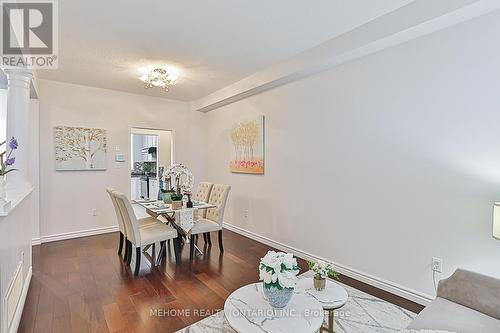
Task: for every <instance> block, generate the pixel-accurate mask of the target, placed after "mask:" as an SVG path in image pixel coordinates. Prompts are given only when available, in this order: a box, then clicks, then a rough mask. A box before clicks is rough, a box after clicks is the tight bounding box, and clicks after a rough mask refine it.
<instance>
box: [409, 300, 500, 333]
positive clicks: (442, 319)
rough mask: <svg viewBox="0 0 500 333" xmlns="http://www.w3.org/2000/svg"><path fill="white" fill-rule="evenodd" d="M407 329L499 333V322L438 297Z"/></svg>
mask: <svg viewBox="0 0 500 333" xmlns="http://www.w3.org/2000/svg"><path fill="white" fill-rule="evenodd" d="M408 329H433V330H442V331H449V332H459V333H477V332H481V333H490V332H492V333H493V332H500V321H499V320H497V319H494V318H492V317H489V316H487V315H485V314H482V313H480V312H477V311H475V310H472V309H469V308H466V307H465V306H462V305H459V304H456V303H453V302H450V301H448V300H446V299H444V298H440V297H438V298H436V299H435V300H434V301H433V302H432V303H431V304H430V305H429V306H427V307H426V308H425V309H424V310H422V312H420V314H419V315H418V316H417V318H415V320H414V321H413V322H412V323H411V324H410V325H409V326H408Z"/></svg>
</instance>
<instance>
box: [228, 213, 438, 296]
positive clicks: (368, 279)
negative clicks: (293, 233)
mask: <svg viewBox="0 0 500 333" xmlns="http://www.w3.org/2000/svg"><path fill="white" fill-rule="evenodd" d="M224 228H226V229H228V230H231V231H234V232H236V233H238V234H240V235H243V236H246V237H248V238H251V239H253V240H256V241H258V242H260V243H264V244H266V245H269V246H272V247H274V248H277V249H279V250H281V251H286V252H290V253H293V254H294V255H295V256H296V257H298V258H301V259H304V260H323V261H327V262H331V261H330V260H327V259H325V258H322V257H319V256H317V255H314V254H311V253H308V252H306V251H303V250H300V249H297V248H294V247H291V246H288V245H286V244H283V243H280V242H276V241H274V240H272V239H270V238H267V237H264V236H261V235H259V234H256V233H254V232H252V231H248V230H245V229H243V228H241V227H238V226H235V225H232V224H229V223H224ZM331 263H332V264H333V265H335V267H336V269H337V271H338V272H339V273H341V274H343V275H345V276H348V277H351V278H353V279H356V280H358V281H361V282H364V283H367V284H369V285H371V286H374V287H377V288H379V289H382V290H385V291H387V292H390V293H392V294H394V295H398V296H401V297H403V298H406V299H408V300H410V301H413V302H416V303H418V304H421V305H425V306H427V305H429V304H430V303H431V302H432V301H433V300H434V297H432V296H430V295H427V294H424V293H421V292H418V291H416V290H412V289H410V288H406V287H404V286H401V285H398V284H396V283H393V282H390V281H387V280H384V279H381V278H378V277H376V276H373V275H370V274H367V273H364V272H361V271H358V270H356V269H353V268H351V267H348V266H345V265H342V264H338V263H335V262H331Z"/></svg>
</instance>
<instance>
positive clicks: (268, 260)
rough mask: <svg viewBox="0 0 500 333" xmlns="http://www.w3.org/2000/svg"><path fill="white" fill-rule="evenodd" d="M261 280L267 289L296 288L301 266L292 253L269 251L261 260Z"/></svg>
mask: <svg viewBox="0 0 500 333" xmlns="http://www.w3.org/2000/svg"><path fill="white" fill-rule="evenodd" d="M259 273H260V274H259V275H260V280H261V281H264V286H265V287H266V288H271V287H276V288H277V289H278V290H281V289H283V288H294V287H295V284H296V283H297V274H299V266H298V265H297V259H295V258H294V257H293V254H291V253H283V252H275V251H269V252H267V254H266V255H265V256H264V258H262V259H260V265H259Z"/></svg>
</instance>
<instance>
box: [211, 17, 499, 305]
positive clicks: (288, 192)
mask: <svg viewBox="0 0 500 333" xmlns="http://www.w3.org/2000/svg"><path fill="white" fill-rule="evenodd" d="M498 31H500V14H499V13H495V14H492V15H489V16H487V17H483V18H480V19H477V20H475V21H471V22H468V23H465V24H461V25H459V26H455V27H453V28H450V29H448V30H445V31H441V32H438V33H435V34H433V35H430V36H427V37H424V38H421V39H418V40H414V41H412V42H409V43H406V44H403V45H400V46H398V47H395V48H392V49H388V50H385V51H383V52H380V53H378V54H374V55H371V56H369V57H366V58H362V59H360V60H357V61H355V62H351V63H348V64H345V65H343V66H341V67H337V68H335V69H332V70H330V71H328V72H324V73H322V74H319V75H316V76H314V77H310V78H308V79H304V80H301V81H297V82H294V83H291V84H288V85H286V86H282V87H280V88H276V89H274V90H270V91H267V92H265V93H262V94H260V95H256V96H253V97H250V98H247V99H245V100H242V101H239V102H236V103H234V104H231V105H227V106H225V107H222V108H220V109H218V110H215V111H212V112H210V113H208V129H207V130H208V134H209V135H207V142H208V149H207V152H206V154H207V156H208V157H209V158H207V159H206V163H207V165H206V169H207V176H208V177H207V178H208V179H210V180H212V181H214V182H221V183H227V184H230V185H232V192H231V194H230V199H229V205H228V207H227V213H226V217H225V221H226V222H228V223H230V224H233V225H235V226H238V227H240V228H243V229H246V230H249V231H251V232H254V233H257V234H259V235H262V236H264V237H268V238H270V239H272V240H274V241H278V242H282V243H284V244H286V245H288V246H292V247H295V248H298V249H300V250H304V251H306V252H308V253H311V254H314V255H317V256H321V257H324V258H327V259H329V260H332V261H334V262H337V263H339V264H341V265H344V266H347V267H350V268H353V269H355V270H358V271H361V272H365V273H368V274H370V275H373V276H375V277H377V278H379V279H383V280H387V281H390V282H392V283H393V284H395V285H401V286H404V288H408V289H413V290H416V291H417V292H420V293H425V294H428V295H431V294H433V293H434V290H433V286H432V279H431V271H430V261H431V258H432V257H433V256H436V257H440V258H442V259H443V260H444V274H443V275H442V276H443V277H444V276H447V275H449V274H450V273H451V272H452V271H453V270H454V269H455V268H456V267H465V268H470V269H474V270H478V271H481V272H484V273H486V274H491V275H496V276H500V265H499V260H500V259H499V258H500V257H499V254H500V242H499V241H497V240H494V239H493V238H492V235H491V234H492V232H491V229H492V205H493V202H494V201H495V200H499V199H500V130H499V129H500V125H499V124H500V99H499V94H498V88H499V87H500V75H499V73H500V62H499V61H498V59H500V46H499V44H498V42H497V39H498ZM258 114H264V115H265V116H266V119H265V121H266V173H265V175H264V176H255V175H242V174H231V173H230V172H229V171H228V162H229V152H230V146H229V139H228V131H229V129H230V127H231V125H232V124H233V123H234V122H235V121H237V120H238V119H239V118H241V117H245V116H248V115H258ZM244 210H249V212H250V216H249V218H244V213H243V212H244Z"/></svg>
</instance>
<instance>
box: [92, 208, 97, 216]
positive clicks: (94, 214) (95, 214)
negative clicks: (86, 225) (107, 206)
mask: <svg viewBox="0 0 500 333" xmlns="http://www.w3.org/2000/svg"><path fill="white" fill-rule="evenodd" d="M92 216H97V209H95V208H93V209H92Z"/></svg>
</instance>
